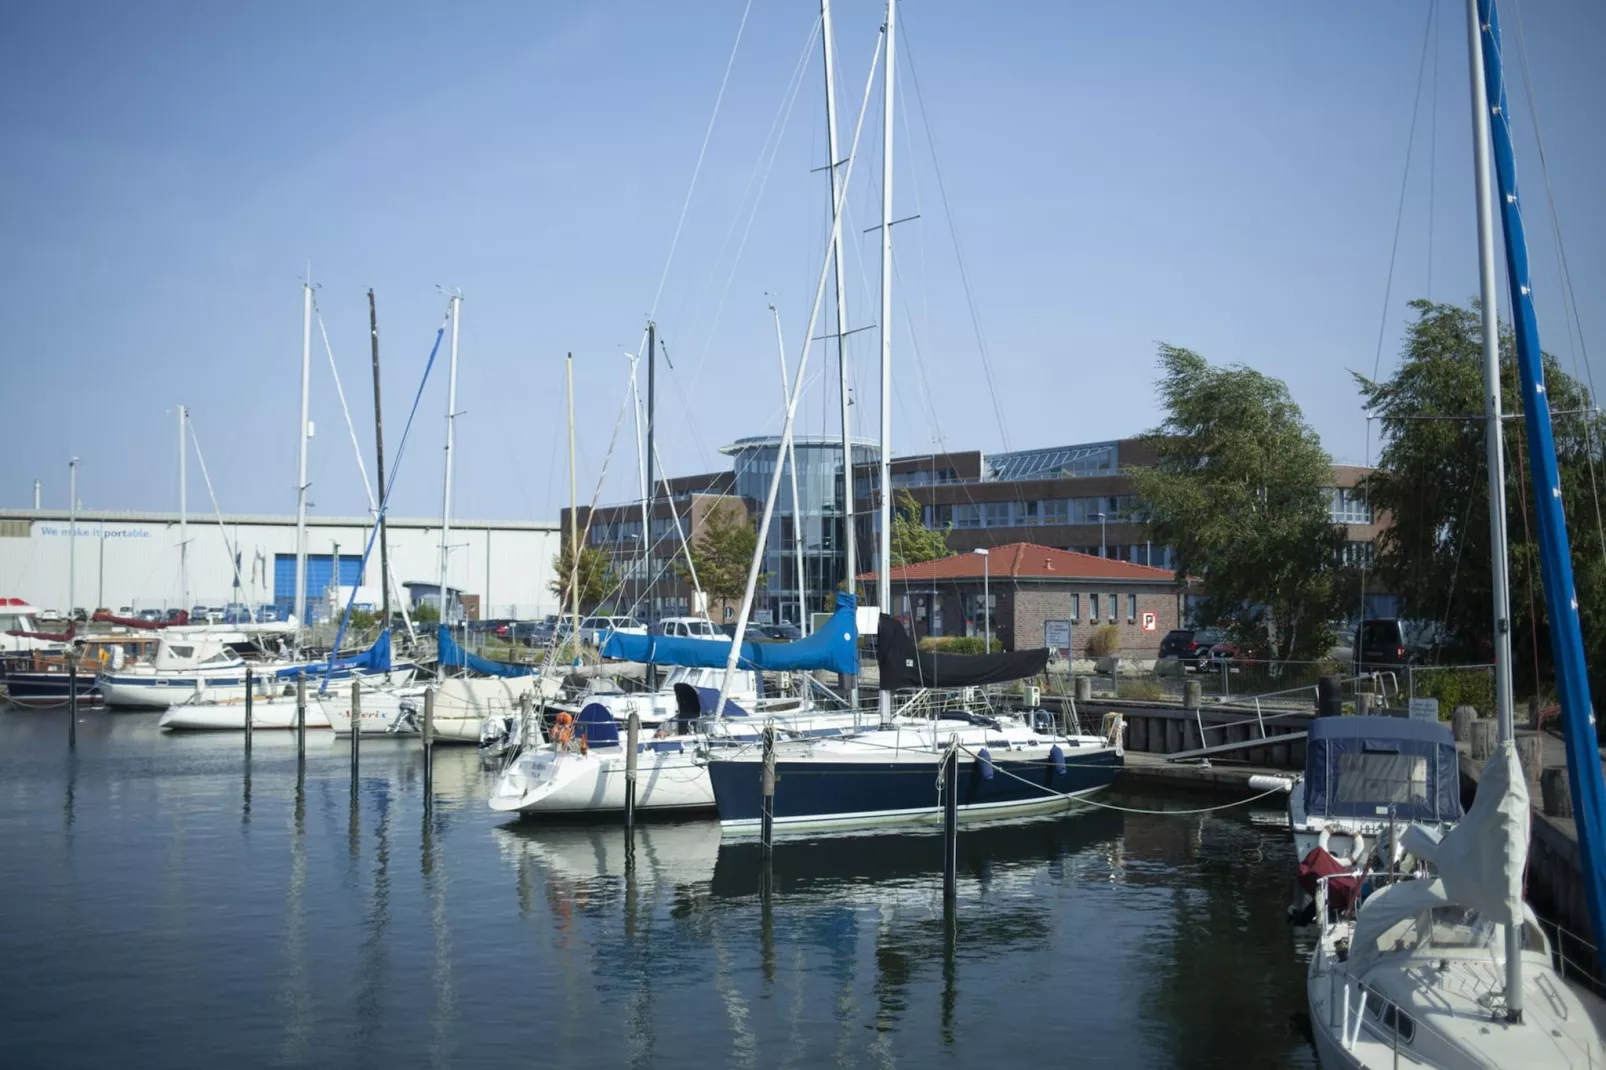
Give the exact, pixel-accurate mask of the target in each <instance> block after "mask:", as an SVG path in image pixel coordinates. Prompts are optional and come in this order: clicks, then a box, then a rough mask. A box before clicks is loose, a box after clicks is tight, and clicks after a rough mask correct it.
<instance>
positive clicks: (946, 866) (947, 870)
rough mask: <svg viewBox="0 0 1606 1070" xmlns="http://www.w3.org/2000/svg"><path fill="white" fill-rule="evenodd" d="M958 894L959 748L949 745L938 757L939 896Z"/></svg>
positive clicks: (947, 899) (947, 898)
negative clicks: (940, 790) (939, 790)
mask: <svg viewBox="0 0 1606 1070" xmlns="http://www.w3.org/2000/svg"><path fill="white" fill-rule="evenodd" d="M958 894H959V748H958V747H956V746H950V747H949V748H948V754H947V755H946V756H945V757H944V758H943V760H942V898H943V902H945V903H952V902H953V901H954V899H955V897H956V896H957V895H958Z"/></svg>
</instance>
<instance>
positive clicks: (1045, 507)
mask: <svg viewBox="0 0 1606 1070" xmlns="http://www.w3.org/2000/svg"><path fill="white" fill-rule="evenodd" d="M1038 504H1039V505H1040V506H1041V509H1040V510H1039V513H1038V522H1039V523H1042V524H1063V523H1065V517H1066V511H1065V506H1066V502H1065V499H1064V498H1048V499H1046V500H1044V501H1042V502H1040V503H1038Z"/></svg>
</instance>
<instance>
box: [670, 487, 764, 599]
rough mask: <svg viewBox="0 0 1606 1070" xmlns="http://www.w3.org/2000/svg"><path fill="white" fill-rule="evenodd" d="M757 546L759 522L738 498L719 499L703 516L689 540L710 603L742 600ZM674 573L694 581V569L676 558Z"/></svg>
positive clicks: (760, 584)
mask: <svg viewBox="0 0 1606 1070" xmlns="http://www.w3.org/2000/svg"><path fill="white" fill-rule="evenodd" d="M757 547H758V522H757V521H750V520H748V519H747V510H746V509H744V508H742V507H741V506H740V505H738V504H737V503H735V502H717V503H715V504H714V505H713V506H711V507H710V508H709V510H708V512H707V513H705V514H704V516H703V523H702V527H701V530H699V531H698V533H697V538H695V539H694V540H692V542H691V544H690V548H691V559H692V564H693V565H695V566H696V571H697V582H698V583H700V584H701V585H702V588H703V592H704V593H705V594H707V595H708V601H709V603H710V604H713V603H717V602H722V603H731V602H739V601H741V597H742V595H743V593H745V592H746V590H747V571H748V569H749V568H751V567H752V564H753V551H754V550H755V549H756V548H757ZM675 574H676V575H678V576H679V577H680V578H681V579H682V580H684V581H685V582H686V583H688V584H690V583H691V582H692V570H691V568H688V567H687V565H686V562H685V561H683V560H678V559H677V560H676V562H675ZM766 578H767V577H766V574H765V573H763V572H760V573H759V574H758V586H757V587H756V588H755V591H756V590H762V589H763V587H764V582H765V579H766Z"/></svg>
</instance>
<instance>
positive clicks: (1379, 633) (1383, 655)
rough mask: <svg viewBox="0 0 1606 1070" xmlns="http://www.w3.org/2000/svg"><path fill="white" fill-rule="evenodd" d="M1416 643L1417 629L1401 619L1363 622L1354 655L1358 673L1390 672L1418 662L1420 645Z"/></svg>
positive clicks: (1356, 640) (1393, 618)
mask: <svg viewBox="0 0 1606 1070" xmlns="http://www.w3.org/2000/svg"><path fill="white" fill-rule="evenodd" d="M1412 640H1413V629H1412V628H1411V627H1410V625H1409V624H1408V622H1406V621H1404V620H1401V619H1400V618H1398V617H1375V618H1373V619H1372V620H1363V621H1361V623H1360V626H1359V627H1357V628H1356V629H1355V645H1354V647H1353V652H1352V654H1351V657H1352V658H1353V659H1354V668H1355V672H1356V674H1357V675H1359V674H1361V673H1363V672H1380V671H1387V670H1389V669H1393V668H1396V667H1398V666H1401V665H1408V664H1410V663H1411V662H1413V661H1415V660H1417V656H1416V655H1417V654H1418V652H1419V644H1417V643H1414V642H1413V641H1412Z"/></svg>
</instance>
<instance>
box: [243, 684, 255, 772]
mask: <svg viewBox="0 0 1606 1070" xmlns="http://www.w3.org/2000/svg"><path fill="white" fill-rule="evenodd" d="M255 690H256V686H255V683H254V681H253V679H252V673H251V666H249V665H247V666H246V667H245V753H246V755H247V756H249V755H250V753H251V696H252V693H253V692H254V691H255Z"/></svg>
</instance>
